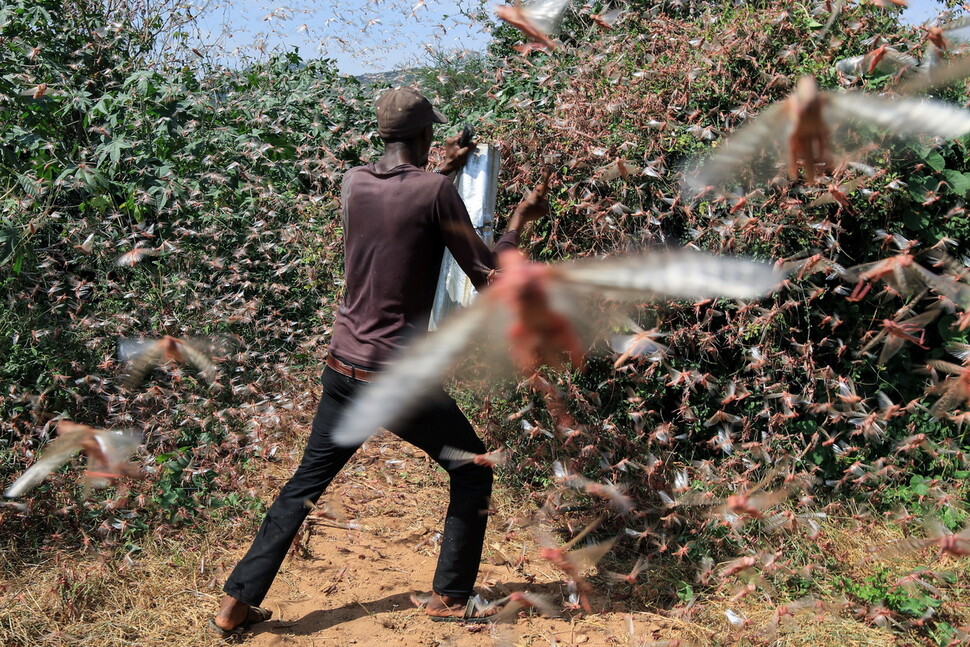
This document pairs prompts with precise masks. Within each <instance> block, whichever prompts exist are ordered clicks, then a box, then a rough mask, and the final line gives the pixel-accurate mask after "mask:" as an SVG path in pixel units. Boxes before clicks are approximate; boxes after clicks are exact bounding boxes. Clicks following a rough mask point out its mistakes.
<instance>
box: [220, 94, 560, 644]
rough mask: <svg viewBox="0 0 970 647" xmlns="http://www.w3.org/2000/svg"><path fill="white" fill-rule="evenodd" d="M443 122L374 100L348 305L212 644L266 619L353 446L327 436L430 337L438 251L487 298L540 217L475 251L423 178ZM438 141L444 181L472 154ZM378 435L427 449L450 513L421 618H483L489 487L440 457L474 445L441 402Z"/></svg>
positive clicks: (354, 185) (541, 208) (411, 106)
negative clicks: (507, 257) (291, 557)
mask: <svg viewBox="0 0 970 647" xmlns="http://www.w3.org/2000/svg"><path fill="white" fill-rule="evenodd" d="M435 123H446V119H445V118H444V116H443V115H442V114H441V113H440V112H438V111H437V110H435V109H434V107H432V105H431V103H430V102H429V101H428V100H427V99H426V98H425V97H424V96H422V95H421V94H420V93H418V92H417V91H415V90H412V89H409V88H400V89H395V90H389V91H387V92H385V93H384V94H383V95H382V96H381V98H380V99H379V100H378V101H377V124H378V132H379V134H380V136H381V138H382V139H383V140H384V143H385V152H384V155H383V156H382V157H381V158H380V159H379V160H377V162H375V163H373V164H368V165H367V166H361V167H357V168H354V169H351V170H350V171H348V172H347V174H346V175H345V176H344V181H343V187H342V191H341V201H342V205H343V224H344V244H345V259H344V270H345V278H346V283H345V285H346V293H345V295H344V300H343V304H342V305H341V306H340V308H339V310H338V312H337V317H336V320H335V322H334V331H333V337H332V339H331V343H330V349H329V353H328V358H327V367H326V368H325V369H324V372H323V377H322V381H323V395H322V396H321V398H320V404H319V405H318V407H317V413H316V416H315V418H314V420H313V427H312V430H311V433H310V438H309V440H308V441H307V447H306V450H305V453H304V456H303V460H302V462H301V463H300V466H299V468H298V469H297V471H296V473H295V474H294V475H293V477H292V478H291V479H290V481H289V482H288V483H287V484H286V485H285V486H284V487H283V489H282V490H281V491H280V494H279V497H278V498H277V499H276V502H275V503H273V505H272V506H271V507H270V509H269V511H268V512H267V513H266V518H265V519H264V520H263V524H262V526H261V527H260V529H259V531H258V533H257V534H256V538H255V539H254V540H253V544H252V546H251V547H250V549H249V552H248V553H247V554H246V556H245V557H244V558H243V559H242V561H241V562H239V564H238V565H237V566H236V568H235V570H234V571H233V572H232V574H231V575H230V577H229V579H228V580H227V581H226V585H225V587H224V591H225V593H226V596H225V597H224V598H223V600H222V604H221V608H220V610H219V613H218V615H217V616H216V617H215V618H214V619H212V620H211V621H210V624H211V625H212V627H213V629H215V630H216V631H218V632H220V633H222V634H223V635H226V636H228V635H230V634H238V633H241V632H242V631H243V630H245V629H247V628H248V627H250V626H251V625H253V624H256V623H259V622H263V621H265V620H268V619H269V617H270V612H269V611H267V610H266V609H261V608H260V607H259V606H258V605H259V604H260V603H261V602H262V600H263V598H264V596H265V595H266V592H267V591H268V590H269V587H270V585H271V584H272V582H273V579H274V578H275V576H276V573H277V572H278V570H279V568H280V565H281V564H282V562H283V559H284V557H286V553H287V551H288V549H289V547H290V545H291V543H292V542H293V538H294V537H295V536H296V533H297V531H298V530H299V528H300V525H301V524H302V522H303V519H304V518H305V517H306V515H307V513H308V512H309V505H310V504H312V503H315V502H316V501H317V500H318V499H319V497H320V496H321V494H322V493H323V491H324V490H325V489H326V488H327V486H328V485H329V484H330V482H331V481H332V480H333V478H334V477H335V476H336V475H337V473H338V472H339V471H340V469H341V468H343V466H344V465H345V464H346V463H347V461H348V460H350V457H351V456H352V455H353V454H354V452H356V450H357V447H349V448H348V447H340V446H338V445H336V444H334V443H333V442H332V441H331V437H330V434H331V433H332V431H333V430H334V428H335V427H336V424H337V423H338V422H339V419H340V416H341V414H342V412H343V411H344V409H345V408H346V406H347V404H348V403H349V402H350V401H351V400H352V398H353V397H354V394H355V393H356V392H357V390H358V389H360V388H366V385H367V383H368V382H369V381H370V380H371V379H372V378H373V376H374V374H375V373H377V372H379V371H380V369H381V367H382V366H383V365H385V364H386V363H387V362H388V361H389V360H391V359H392V358H393V356H394V354H395V352H396V351H397V349H398V348H399V347H400V346H401V345H403V343H404V342H405V340H406V339H407V338H408V337H410V336H411V335H414V334H418V333H420V332H421V331H425V330H427V328H428V318H429V313H430V312H431V306H432V304H433V300H434V292H435V286H436V284H437V279H438V273H439V270H440V266H441V258H442V253H443V251H444V249H445V247H447V248H448V249H449V250H450V251H451V253H452V255H453V256H454V257H455V260H456V261H457V262H458V264H459V266H460V267H461V268H462V270H464V271H465V273H466V274H467V275H468V276H469V278H470V279H471V281H472V283H473V284H474V285H475V287H476V288H478V289H482V288H485V287H486V286H487V284H488V277H489V274H490V272H491V271H492V270H493V269H494V268H495V266H496V257H497V254H498V253H499V252H501V251H502V250H503V249H512V248H515V247H517V246H518V241H519V231H520V230H521V229H522V228H523V227H524V226H525V225H526V224H527V223H529V222H531V221H532V220H535V219H536V218H538V217H540V216H542V215H543V214H545V213H546V212H547V211H548V206H547V204H546V201H545V196H544V195H543V194H542V193H540V192H537V191H534V192H532V194H531V195H530V196H529V197H528V198H527V199H525V200H523V201H522V202H521V203H519V205H518V206H517V207H516V209H515V211H514V213H513V215H512V218H511V220H510V222H509V230H508V231H507V232H506V233H505V234H504V235H503V236H502V237H501V238H500V239H499V240H498V242H497V243H496V244H495V246H494V248H493V250H489V249H488V247H487V246H486V245H485V244H484V243H483V242H482V241H481V239H480V238H479V237H478V236H477V234H476V233H475V230H474V228H473V227H472V224H471V221H470V219H469V217H468V213H467V211H466V210H465V207H464V205H463V204H462V202H461V198H460V197H459V196H458V192H457V191H456V190H455V187H454V185H453V184H452V182H451V181H450V180H449V179H448V177H446V176H445V175H440V174H436V173H430V172H427V171H424V170H422V169H423V168H424V166H425V165H427V163H428V153H429V151H430V150H431V143H432V140H433V136H434V130H433V124H435ZM457 142H458V138H457V137H454V138H452V139H450V140H448V141H447V142H446V147H445V162H444V165H443V167H442V169H441V172H442V173H450V172H452V171H455V170H458V169H460V168H461V166H462V165H463V164H464V161H465V159H466V158H467V156H468V153H469V151H470V150H471V149H470V148H464V149H462V148H459V147H458V144H457ZM390 431H392V432H394V433H395V434H397V435H398V436H400V437H401V438H403V439H404V440H407V441H408V442H410V443H412V444H414V445H415V446H417V447H420V448H421V449H423V450H424V451H426V452H427V453H428V454H429V455H430V456H431V457H432V458H433V459H434V460H435V461H437V462H438V463H439V464H440V465H442V467H444V468H445V469H446V470H447V471H448V475H449V477H450V479H451V484H450V502H449V505H448V511H447V514H446V518H445V530H444V534H443V537H442V543H441V553H440V555H439V558H438V567H437V570H436V571H435V576H434V582H433V586H432V588H433V594H432V597H431V600H430V601H429V602H428V605H427V606H426V612H427V613H428V615H429V616H431V617H432V619H435V620H466V621H468V620H472V621H473V620H481V619H482V617H481V615H480V614H478V613H476V612H475V611H474V610H473V609H471V608H470V605H468V604H467V603H468V600H469V599H470V598H471V596H472V594H473V587H474V584H475V578H476V577H477V576H478V567H479V562H480V561H481V555H482V544H483V541H484V537H485V525H486V522H487V519H488V518H487V511H488V508H489V497H490V496H491V488H492V471H491V469H490V468H488V467H486V466H482V465H476V464H474V463H467V464H465V465H461V466H458V467H451V462H450V461H443V460H442V459H441V450H442V447H443V446H445V445H450V446H452V447H457V448H459V449H464V450H467V451H470V452H473V453H475V454H481V453H484V452H485V445H484V444H483V443H482V441H481V440H480V439H479V438H478V436H477V435H476V434H475V431H474V429H472V426H471V424H469V422H468V420H467V419H466V418H465V416H464V414H462V412H461V411H460V410H459V409H458V406H457V405H456V404H455V401H454V400H453V399H452V398H451V397H450V396H448V395H447V394H446V393H445V392H444V390H441V391H440V392H439V393H437V394H436V395H435V396H434V397H430V398H428V400H427V401H426V402H425V403H423V404H422V405H421V407H420V409H419V411H417V412H416V413H415V414H413V415H412V416H411V417H410V418H409V419H407V420H405V421H402V422H401V423H399V424H397V425H395V426H394V428H393V429H391V430H390Z"/></svg>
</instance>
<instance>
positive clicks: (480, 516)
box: [223, 367, 492, 606]
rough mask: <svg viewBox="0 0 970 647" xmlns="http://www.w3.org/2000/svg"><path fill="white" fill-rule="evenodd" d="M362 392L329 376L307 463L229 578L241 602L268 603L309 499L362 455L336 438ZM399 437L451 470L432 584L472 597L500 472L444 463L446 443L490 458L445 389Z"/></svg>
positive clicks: (229, 588)
mask: <svg viewBox="0 0 970 647" xmlns="http://www.w3.org/2000/svg"><path fill="white" fill-rule="evenodd" d="M359 388H367V383H366V382H361V381H359V380H354V379H351V378H349V377H346V376H344V375H341V374H340V373H337V372H336V371H334V370H332V369H330V368H329V367H328V368H326V369H325V370H324V372H323V395H322V396H321V398H320V404H319V406H318V407H317V414H316V417H315V418H314V419H313V428H312V430H311V432H310V439H309V440H308V441H307V447H306V450H305V451H304V453H303V461H302V462H301V463H300V466H299V468H297V470H296V473H295V474H293V477H292V478H291V479H290V480H289V481H288V482H287V484H286V485H284V486H283V489H282V490H281V491H280V494H279V497H277V499H276V501H275V502H274V503H273V505H272V506H271V507H270V509H269V511H267V513H266V518H265V519H263V524H262V526H260V528H259V532H257V533H256V537H255V539H253V544H252V546H251V547H250V549H249V552H248V553H246V556H245V557H243V559H242V561H240V562H239V564H237V565H236V568H235V569H234V570H233V572H232V575H230V576H229V579H228V580H226V585H225V587H224V588H223V590H224V591H225V592H226V593H228V594H229V595H231V596H232V597H234V598H236V599H237V600H240V601H241V602H245V603H247V604H251V605H254V606H255V605H258V604H260V603H261V602H262V601H263V598H264V597H265V596H266V592H267V591H268V590H269V587H270V585H271V584H272V583H273V579H274V578H275V577H276V573H277V572H278V571H279V568H280V565H281V564H282V563H283V559H284V558H285V557H286V553H287V551H288V550H289V548H290V545H291V544H292V543H293V538H294V537H295V536H296V533H297V531H298V530H299V528H300V525H301V524H302V523H303V520H304V519H305V518H306V516H307V514H308V513H309V511H310V510H309V508H308V507H307V503H306V501H307V500H309V501H311V502H313V503H316V502H317V500H318V499H319V498H320V495H322V494H323V492H324V490H326V489H327V486H328V485H330V482H331V481H332V480H333V479H334V477H335V476H336V475H337V472H339V471H340V470H341V468H343V466H344V465H346V464H347V461H348V460H350V457H351V456H353V455H354V452H356V451H357V449H358V448H357V447H340V446H338V445H335V444H334V443H333V442H331V439H330V434H331V433H332V432H333V430H334V428H335V427H336V424H337V422H338V421H339V420H340V416H341V414H342V413H343V411H344V409H345V407H346V406H347V404H348V403H349V402H350V400H351V399H352V398H353V397H354V394H355V393H356V392H357V389H359ZM391 431H393V432H394V433H395V434H396V435H398V436H400V437H401V438H402V439H404V440H406V441H408V442H409V443H411V444H412V445H415V446H417V447H419V448H420V449H423V450H424V451H425V452H427V453H428V455H430V456H431V458H433V459H434V460H435V461H437V462H438V463H439V464H440V465H442V467H444V468H445V469H447V470H448V475H449V476H450V477H451V488H450V495H451V498H450V501H449V503H448V512H447V515H446V517H445V532H444V536H443V537H442V541H441V553H440V554H439V556H438V568H437V570H436V571H435V576H434V582H433V585H432V586H433V589H434V591H435V592H436V593H438V594H439V595H447V596H451V597H466V596H470V595H471V594H472V590H473V587H474V585H475V578H476V577H477V576H478V566H479V562H480V561H481V558H482V543H483V542H484V539H485V524H486V523H487V521H488V507H489V497H490V496H491V493H492V470H491V468H488V467H482V466H480V465H475V464H474V463H466V464H464V465H462V466H460V467H456V468H449V467H448V464H447V463H448V461H445V462H444V463H442V461H441V458H440V456H441V448H442V447H443V446H444V445H450V446H452V447H457V448H459V449H464V450H467V451H470V452H474V453H476V454H481V453H484V452H485V445H484V444H483V443H482V441H481V439H479V438H478V436H477V435H475V430H474V429H472V426H471V424H470V423H469V422H468V419H467V418H465V416H464V414H462V412H461V410H460V409H459V408H458V405H457V404H456V403H455V401H454V400H453V399H452V398H451V397H450V396H449V395H447V394H446V393H445V392H444V391H443V390H440V391H438V392H437V393H435V394H434V395H433V396H431V397H428V399H427V401H426V404H425V405H423V406H422V408H421V409H420V410H419V411H418V412H417V413H416V414H414V415H412V416H411V417H410V418H409V419H408V420H406V421H402V422H401V423H400V424H397V425H394V429H392V430H391Z"/></svg>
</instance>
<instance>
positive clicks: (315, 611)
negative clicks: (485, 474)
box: [246, 435, 701, 647]
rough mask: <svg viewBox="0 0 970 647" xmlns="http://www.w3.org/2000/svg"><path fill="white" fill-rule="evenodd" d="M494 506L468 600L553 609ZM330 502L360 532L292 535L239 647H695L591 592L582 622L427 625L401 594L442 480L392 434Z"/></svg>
mask: <svg viewBox="0 0 970 647" xmlns="http://www.w3.org/2000/svg"><path fill="white" fill-rule="evenodd" d="M497 486H498V487H499V488H500V487H501V479H499V480H497ZM495 498H496V501H497V502H498V504H497V505H498V507H499V512H497V513H496V514H495V515H494V516H493V517H492V519H491V520H490V522H489V534H488V536H487V537H486V541H485V557H484V560H483V565H482V570H481V574H480V575H479V580H478V583H479V591H480V592H481V594H482V595H483V596H484V597H486V598H489V599H497V598H500V597H502V596H505V595H507V594H509V593H510V592H513V591H531V592H542V593H545V594H547V595H549V596H550V598H551V599H552V600H553V602H554V603H555V604H556V606H557V607H562V606H563V604H564V602H565V600H566V596H567V595H568V592H567V589H566V582H565V579H564V576H563V575H562V574H561V573H560V572H559V571H558V570H557V569H556V568H554V567H553V566H551V565H550V564H548V563H547V562H544V561H542V560H540V559H539V557H538V555H537V551H536V545H535V543H534V542H533V541H532V537H531V536H529V535H530V533H528V532H521V531H520V532H519V533H510V534H509V535H506V533H505V530H506V528H507V526H508V520H509V518H510V517H511V516H514V515H515V514H518V513H519V512H520V511H519V510H504V509H503V507H506V506H503V505H502V502H503V501H514V497H512V496H510V493H508V492H503V491H501V490H499V491H498V492H497V493H496V497H495ZM330 501H331V503H330V505H331V507H332V509H337V508H343V514H345V515H346V516H347V518H348V519H351V520H353V521H354V522H355V523H358V524H360V525H361V527H362V529H361V530H345V529H338V528H333V527H328V526H324V525H322V524H317V525H314V526H313V527H312V528H311V529H310V532H309V536H304V537H303V540H302V545H303V547H304V550H303V551H302V553H303V554H302V555H296V554H291V556H290V557H289V558H287V561H286V563H285V564H284V566H283V570H282V571H281V573H280V575H279V577H278V578H277V580H276V582H275V584H274V586H273V588H272V589H271V590H270V592H269V595H268V597H267V598H266V600H265V602H264V606H266V607H268V608H270V609H272V611H273V615H274V617H273V620H272V621H270V622H267V623H265V624H263V625H259V626H258V627H255V628H254V629H255V631H254V632H253V634H251V635H249V637H248V639H247V641H246V642H247V644H250V645H254V646H261V647H262V646H270V645H273V646H275V645H305V646H307V647H309V646H321V647H322V646H324V645H396V646H402V647H417V646H431V647H434V646H438V645H463V646H464V645H469V646H477V645H493V644H498V645H562V646H571V645H583V646H588V647H594V646H599V645H603V646H606V645H631V644H647V645H650V644H654V643H653V641H662V642H660V643H658V644H660V645H663V644H667V643H666V640H668V639H671V638H674V637H677V638H679V639H680V640H681V641H682V642H681V643H680V644H681V645H690V644H701V643H700V642H697V641H691V640H687V639H686V636H685V633H686V634H690V633H692V632H690V631H687V632H685V631H684V630H685V627H683V626H679V625H680V623H678V622H677V621H676V620H673V619H670V618H666V617H664V616H660V615H654V614H650V613H642V612H637V611H633V610H631V609H629V608H627V607H626V606H625V605H624V604H623V603H622V601H619V600H617V599H616V598H615V597H613V592H612V591H610V590H609V589H608V588H606V589H605V590H598V591H597V594H596V596H594V598H593V599H592V603H593V607H594V609H596V610H601V611H600V612H599V613H594V614H591V615H585V616H583V615H582V614H580V613H578V612H576V611H570V610H563V611H562V613H561V615H560V617H558V618H543V617H540V616H538V615H535V614H533V615H528V614H525V613H523V614H520V617H519V618H518V620H517V621H516V622H515V623H514V624H502V625H496V626H491V625H461V624H454V623H437V622H432V621H431V620H430V619H429V618H428V617H427V616H426V615H425V614H424V612H423V610H421V609H419V608H417V607H416V606H415V603H414V602H413V601H412V597H413V596H412V593H414V594H416V595H417V596H421V595H426V594H428V593H429V592H430V586H431V578H432V575H433V573H434V567H435V561H436V558H437V554H438V541H439V537H440V536H439V531H440V528H441V526H442V523H443V517H444V510H445V507H446V505H447V475H446V474H445V472H444V471H443V470H441V469H439V468H437V467H436V466H435V465H434V464H433V463H432V462H431V461H430V460H429V459H428V458H427V457H426V456H425V455H424V454H423V453H422V452H420V451H419V450H417V449H415V448H413V447H411V446H410V445H408V444H406V443H403V442H401V441H399V440H397V439H396V438H394V437H393V436H390V435H384V436H382V437H381V438H380V439H379V440H376V441H372V442H371V443H368V446H367V447H366V448H365V449H364V450H362V452H361V453H359V454H358V456H357V457H355V460H354V462H353V463H351V465H350V466H349V467H348V468H347V469H346V470H345V471H344V472H343V473H342V474H341V475H340V476H339V477H338V480H337V481H335V483H334V486H333V487H332V488H331V493H330ZM519 503H520V504H524V503H525V502H519ZM507 507H509V508H512V507H513V506H512V505H509V506H507ZM323 521H325V522H326V523H330V522H329V521H326V520H323ZM597 588H598V589H600V588H603V587H597ZM631 631H632V632H633V636H635V641H634V640H631Z"/></svg>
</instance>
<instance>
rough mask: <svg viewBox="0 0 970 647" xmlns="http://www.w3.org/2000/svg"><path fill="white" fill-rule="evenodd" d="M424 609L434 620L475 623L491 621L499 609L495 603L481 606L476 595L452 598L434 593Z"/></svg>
mask: <svg viewBox="0 0 970 647" xmlns="http://www.w3.org/2000/svg"><path fill="white" fill-rule="evenodd" d="M424 611H425V613H427V614H428V616H429V617H430V618H431V620H432V621H434V622H465V623H469V624H475V623H483V622H491V621H492V620H493V619H494V618H495V615H496V614H497V613H498V611H499V610H498V608H497V607H495V606H493V605H485V606H481V602H480V601H477V600H476V598H475V597H468V598H465V599H462V598H451V597H448V596H446V595H438V594H437V593H432V594H431V599H430V600H429V601H428V604H427V606H425V608H424Z"/></svg>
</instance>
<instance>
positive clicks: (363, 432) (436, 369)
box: [333, 294, 504, 447]
mask: <svg viewBox="0 0 970 647" xmlns="http://www.w3.org/2000/svg"><path fill="white" fill-rule="evenodd" d="M502 311H504V308H502V307H501V306H500V305H498V304H497V303H495V302H494V300H493V299H490V298H489V295H488V294H482V295H481V296H479V298H478V300H477V301H476V302H475V305H474V306H472V307H471V308H468V309H467V310H464V311H462V312H459V313H457V314H456V315H455V316H453V317H451V318H450V319H448V320H447V321H446V322H445V323H444V325H442V326H441V327H440V328H439V329H438V330H437V331H436V332H435V333H433V334H430V335H425V336H424V337H422V338H420V339H418V340H417V341H415V342H413V343H412V344H411V345H409V346H407V347H406V348H405V349H404V350H403V352H402V353H401V354H400V355H399V356H398V358H397V359H396V360H395V361H394V362H393V363H391V364H390V366H389V367H388V369H387V370H386V371H384V372H382V373H381V374H380V376H379V377H378V378H377V379H376V380H375V381H374V382H373V383H372V384H370V385H369V386H368V387H367V388H366V389H362V390H361V393H360V397H358V398H357V399H356V400H354V402H353V403H352V404H351V405H350V406H349V407H347V409H346V412H345V415H344V416H343V418H342V419H341V421H340V422H339V423H338V425H337V428H336V429H335V430H334V432H333V440H334V442H335V443H337V444H338V445H342V446H344V447H352V446H356V445H359V444H360V443H362V442H364V441H365V440H367V438H368V437H369V436H370V435H371V434H373V433H374V432H376V431H377V430H378V429H379V428H381V427H384V428H392V427H393V425H394V423H396V422H398V421H400V420H401V419H403V418H406V417H407V416H408V415H410V414H412V413H414V412H415V410H416V409H417V408H418V407H419V406H420V405H421V403H422V402H423V400H424V397H425V396H426V395H427V394H428V393H429V392H431V391H433V390H434V389H435V388H436V387H438V386H440V385H441V382H442V380H443V379H444V375H445V374H446V373H447V372H448V370H449V369H451V368H452V367H453V366H454V365H455V364H456V363H457V362H458V361H459V360H460V359H461V357H462V355H463V353H464V352H465V350H466V349H467V348H468V345H469V344H470V343H471V342H472V340H474V339H475V338H476V336H478V335H480V334H481V333H483V332H484V331H486V330H488V329H490V328H493V326H492V324H493V323H494V322H495V321H496V317H497V316H499V315H500V314H501V312H502Z"/></svg>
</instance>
